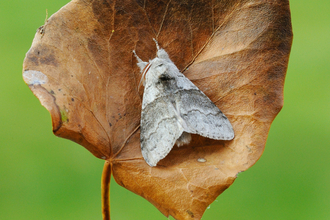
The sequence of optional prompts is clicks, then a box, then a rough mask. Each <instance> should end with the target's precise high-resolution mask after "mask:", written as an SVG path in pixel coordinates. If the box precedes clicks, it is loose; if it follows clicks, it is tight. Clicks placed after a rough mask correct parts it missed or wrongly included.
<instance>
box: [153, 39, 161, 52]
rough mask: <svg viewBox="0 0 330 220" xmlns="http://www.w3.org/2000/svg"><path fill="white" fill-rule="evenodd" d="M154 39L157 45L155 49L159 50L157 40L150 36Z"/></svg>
mask: <svg viewBox="0 0 330 220" xmlns="http://www.w3.org/2000/svg"><path fill="white" fill-rule="evenodd" d="M152 39H153V40H154V41H155V43H156V47H157V50H160V48H159V45H158V41H157V40H156V39H155V38H152Z"/></svg>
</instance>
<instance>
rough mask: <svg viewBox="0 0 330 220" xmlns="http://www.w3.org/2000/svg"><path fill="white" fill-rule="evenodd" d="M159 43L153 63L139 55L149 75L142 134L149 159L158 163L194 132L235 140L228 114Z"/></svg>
mask: <svg viewBox="0 0 330 220" xmlns="http://www.w3.org/2000/svg"><path fill="white" fill-rule="evenodd" d="M156 45H157V49H158V51H157V57H156V58H154V59H153V60H151V61H149V63H148V62H143V61H142V60H141V59H140V58H139V57H138V56H137V55H136V54H135V55H136V58H137V59H138V66H139V67H140V69H141V72H142V73H143V75H142V77H144V75H145V87H144V93H143V101H142V112H141V135H140V141H141V150H142V155H143V157H144V159H145V161H146V162H147V163H148V164H149V165H150V166H156V165H157V163H158V161H160V160H161V159H163V158H164V157H165V156H166V155H167V154H168V153H169V152H170V151H171V149H172V148H173V146H174V144H177V145H178V146H181V145H183V144H188V143H189V142H190V140H191V136H190V134H199V135H201V136H204V137H208V138H211V139H216V140H231V139H233V138H234V130H233V128H232V126H231V124H230V122H229V120H228V119H227V117H226V116H225V115H224V114H223V113H222V112H221V111H220V110H219V108H218V107H217V106H216V105H215V104H214V103H213V102H212V101H211V100H210V99H209V98H208V97H207V96H206V95H205V94H204V93H203V92H202V91H200V90H199V89H198V88H197V87H196V86H195V85H194V84H193V83H192V82H191V81H190V80H189V79H188V78H187V77H185V76H184V75H183V74H182V73H180V71H179V70H178V68H177V67H176V66H175V64H174V63H173V62H172V61H171V60H170V58H169V56H168V54H167V53H166V51H165V50H164V49H160V48H159V47H158V44H157V42H156ZM134 53H135V52H134Z"/></svg>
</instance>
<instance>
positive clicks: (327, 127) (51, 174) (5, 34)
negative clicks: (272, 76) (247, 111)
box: [0, 0, 330, 220]
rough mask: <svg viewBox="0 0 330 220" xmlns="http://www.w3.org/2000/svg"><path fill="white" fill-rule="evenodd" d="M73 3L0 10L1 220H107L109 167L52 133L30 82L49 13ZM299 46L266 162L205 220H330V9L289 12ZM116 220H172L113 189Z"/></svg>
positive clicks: (295, 4)
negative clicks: (103, 198) (104, 175)
mask: <svg viewBox="0 0 330 220" xmlns="http://www.w3.org/2000/svg"><path fill="white" fill-rule="evenodd" d="M67 2H69V1H68V0H56V1H54V0H38V1H37V0H24V1H23V0H11V1H4V0H1V1H0V67H1V69H0V124H1V126H0V219H1V220H4V219H5V220H7V219H8V220H9V219H10V220H12V219H14V220H16V219H34V220H36V219H61V220H65V219H70V220H72V219H101V204H100V177H101V172H102V168H103V161H102V160H99V159H97V158H95V157H94V156H92V154H90V153H89V152H88V151H87V150H85V149H84V148H83V147H81V146H79V145H77V144H75V143H73V142H71V141H68V140H65V139H61V138H57V137H55V136H54V135H53V133H52V127H51V120H50V116H49V113H48V112H47V110H46V109H44V108H43V107H42V106H41V105H40V103H39V101H38V99H37V98H35V97H34V96H33V94H32V92H31V91H30V90H29V88H28V87H27V86H26V85H25V84H24V82H23V80H22V63H23V59H24V57H25V53H26V52H27V51H28V49H29V48H30V46H31V43H32V39H33V37H34V34H35V32H36V30H37V28H38V27H39V26H41V25H42V24H43V23H44V20H45V15H46V9H48V13H49V15H51V14H53V13H55V12H56V11H57V10H59V9H60V8H61V7H62V6H64V5H65V4H66V3H67ZM290 5H291V13H292V23H293V32H294V41H293V47H292V52H291V57H290V63H289V68H288V72H287V77H286V83H285V91H284V108H283V109H282V111H281V112H280V114H279V115H278V116H277V118H276V119H275V121H274V123H273V125H272V127H271V130H270V133H269V137H268V140H267V145H266V149H265V152H264V154H263V156H262V157H261V159H260V160H259V161H258V162H257V163H256V165H254V166H253V167H252V168H250V169H249V170H247V171H246V172H244V173H241V174H239V177H238V178H237V180H236V181H235V183H234V184H233V185H232V186H231V187H230V188H229V189H228V190H227V191H225V192H224V193H223V194H222V195H220V196H219V197H218V198H217V200H216V201H215V202H214V203H213V204H211V206H210V208H209V209H207V210H206V212H205V214H204V216H203V219H204V220H207V219H253V220H255V219H263V220H264V219H330V158H329V153H330V132H329V131H330V88H329V87H330V72H329V70H330V43H329V42H330V13H329V11H330V1H329V0H318V1H310V0H309V1H307V0H294V1H293V0H292V1H291V2H290ZM111 216H112V219H114V220H126V219H134V220H138V219H141V220H142V219H143V220H145V219H166V218H165V217H164V216H163V215H162V214H161V213H160V212H159V211H158V210H157V209H156V208H155V207H153V206H152V205H151V204H149V203H148V202H147V201H146V200H144V199H143V198H142V197H139V196H137V195H135V194H133V193H131V192H129V191H128V190H126V189H124V188H122V187H120V186H118V185H117V184H116V183H115V181H112V182H111Z"/></svg>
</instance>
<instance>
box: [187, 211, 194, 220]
mask: <svg viewBox="0 0 330 220" xmlns="http://www.w3.org/2000/svg"><path fill="white" fill-rule="evenodd" d="M187 213H188V214H189V215H190V217H192V218H193V217H195V216H194V213H193V212H192V211H190V210H187Z"/></svg>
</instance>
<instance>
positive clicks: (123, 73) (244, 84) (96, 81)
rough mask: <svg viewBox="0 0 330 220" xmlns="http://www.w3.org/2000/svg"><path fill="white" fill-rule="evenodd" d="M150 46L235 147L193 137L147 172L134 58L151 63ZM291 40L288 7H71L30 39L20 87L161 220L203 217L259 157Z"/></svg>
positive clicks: (255, 1) (239, 0) (251, 2)
mask: <svg viewBox="0 0 330 220" xmlns="http://www.w3.org/2000/svg"><path fill="white" fill-rule="evenodd" d="M152 38H157V40H158V42H159V44H160V46H161V47H163V48H164V49H165V50H166V51H167V52H168V53H169V55H170V58H171V59H172V61H173V62H174V63H175V64H176V65H177V66H178V68H179V69H181V70H182V71H184V74H185V75H186V76H187V77H188V78H189V79H191V80H192V81H193V83H195V84H196V85H197V86H198V87H199V88H200V89H201V90H202V91H203V92H204V93H205V94H206V95H207V96H209V97H210V99H211V100H212V101H213V102H215V103H216V105H217V106H218V107H219V108H220V109H221V110H222V111H223V112H224V113H225V114H226V116H227V117H228V118H229V120H230V122H231V123H232V125H233V127H234V131H235V139H234V140H232V141H215V140H210V139H206V138H202V137H200V136H196V135H195V136H193V142H192V144H190V145H189V146H185V147H180V148H177V147H174V149H173V150H172V151H171V153H170V154H169V155H168V156H167V157H166V158H165V159H163V160H162V161H160V162H159V163H158V166H157V167H155V168H151V167H149V166H148V165H147V164H146V163H145V161H144V159H143V158H142V155H141V150H140V143H139V135H140V134H139V130H138V126H139V123H140V113H141V112H140V111H141V110H140V109H141V99H142V92H143V90H141V89H140V92H139V91H138V88H137V87H138V83H139V80H140V74H139V69H138V67H137V66H136V62H137V61H136V60H135V58H134V56H133V54H132V50H133V49H135V50H136V51H137V53H138V54H139V56H140V57H141V58H142V59H143V60H148V59H153V58H154V57H155V52H156V47H155V45H154V42H153V40H152ZM291 42H292V32H291V20H290V10H289V2H288V1H287V0H274V1H266V0H234V1H233V0H222V1H219V0H218V1H214V0H212V1H211V0H205V1H200V0H191V1H183V0H181V1H179V0H172V1H171V0H169V1H159V0H157V1H141V0H135V1H133V0H123V1H109V0H108V1H106V0H102V1H101V0H73V1H71V2H70V3H69V4H67V5H66V6H64V7H63V8H62V9H61V10H60V11H58V12H57V13H56V14H54V15H53V16H51V17H50V18H49V19H48V21H47V22H46V24H45V25H44V26H43V27H42V28H41V29H39V30H38V32H37V33H36V36H35V38H34V41H33V44H32V47H31V49H30V50H29V51H28V53H27V55H26V58H25V60H24V67H23V69H24V73H23V77H24V80H25V82H26V83H27V84H28V85H29V87H30V89H31V90H32V92H33V93H34V94H35V95H36V96H37V97H38V98H39V99H40V101H41V103H42V105H43V106H45V107H46V108H47V109H48V110H49V112H50V114H51V117H52V123H53V131H54V133H55V135H57V136H59V137H63V138H67V139H70V140H73V141H75V142H77V143H79V144H81V145H82V146H84V147H85V148H87V149H88V150H89V151H90V152H91V153H93V154H94V155H95V156H96V157H98V158H101V159H105V160H107V161H109V163H110V165H111V170H112V174H113V176H114V178H115V180H116V181H117V183H118V184H120V185H121V186H123V187H125V188H127V189H129V190H131V191H132V192H134V193H136V194H138V195H141V196H143V197H144V198H146V199H147V200H148V201H150V202H151V203H152V204H153V205H154V206H156V207H157V208H158V209H159V210H160V211H161V212H162V213H163V214H164V215H165V216H169V215H172V216H173V217H174V218H176V219H200V218H201V217H202V214H203V213H204V211H205V209H206V208H207V207H208V205H209V204H210V203H212V202H213V201H214V200H215V199H216V198H217V196H218V195H219V194H220V193H222V192H223V191H224V190H225V189H226V188H228V187H229V186H230V185H231V184H232V183H233V182H234V180H235V178H236V175H237V173H239V172H241V171H244V170H246V169H248V168H249V167H251V166H252V165H253V164H254V163H255V162H256V161H257V160H258V159H259V158H260V156H261V154H262V152H263V150H264V147H265V143H266V139H267V135H268V131H269V128H270V125H271V122H272V121H273V120H274V118H275V116H276V115H277V113H278V112H279V111H280V109H281V108H282V105H283V85H284V78H285V73H286V70H287V65H288V58H289V53H290V48H291Z"/></svg>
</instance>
